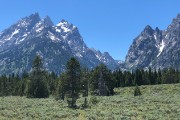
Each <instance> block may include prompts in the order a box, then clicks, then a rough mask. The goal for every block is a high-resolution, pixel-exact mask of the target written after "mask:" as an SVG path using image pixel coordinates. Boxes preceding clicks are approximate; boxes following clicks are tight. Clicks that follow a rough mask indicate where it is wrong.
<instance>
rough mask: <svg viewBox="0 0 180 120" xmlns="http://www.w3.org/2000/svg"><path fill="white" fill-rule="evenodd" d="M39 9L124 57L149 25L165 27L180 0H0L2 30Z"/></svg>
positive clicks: (91, 42)
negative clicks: (67, 22) (67, 23)
mask: <svg viewBox="0 0 180 120" xmlns="http://www.w3.org/2000/svg"><path fill="white" fill-rule="evenodd" d="M35 12H38V13H39V14H40V16H41V18H43V17H45V16H46V15H48V16H49V17H50V18H51V19H52V21H53V22H54V24H57V23H58V22H59V21H61V19H65V20H67V21H69V22H70V23H73V24H74V25H75V26H77V27H78V28H79V31H80V33H81V35H82V37H83V38H84V41H85V43H86V44H87V46H88V47H93V48H95V49H98V50H100V51H102V52H105V51H107V52H109V53H110V55H111V56H112V57H113V58H114V59H120V60H124V59H125V56H126V54H127V52H128V49H129V46H130V45H131V43H132V42H133V39H134V38H135V37H136V36H138V35H139V34H140V32H141V31H142V30H143V29H144V27H145V26H146V25H150V26H152V28H155V27H159V28H160V29H162V30H164V29H166V28H167V26H168V25H169V24H170V23H171V21H172V19H173V18H175V17H176V16H177V14H178V13H180V1H179V0H6V1H5V0H4V1H3V0H0V31H2V30H4V29H5V28H8V27H9V26H10V25H12V24H13V23H15V22H17V21H18V20H19V19H21V18H23V17H25V16H29V15H30V14H32V13H35Z"/></svg>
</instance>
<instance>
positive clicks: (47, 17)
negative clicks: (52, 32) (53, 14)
mask: <svg viewBox="0 0 180 120" xmlns="http://www.w3.org/2000/svg"><path fill="white" fill-rule="evenodd" d="M42 22H43V23H44V24H45V25H47V26H53V25H54V23H53V22H52V21H51V18H50V17H49V16H46V17H45V18H43V19H42Z"/></svg>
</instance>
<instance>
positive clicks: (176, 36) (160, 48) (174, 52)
mask: <svg viewBox="0 0 180 120" xmlns="http://www.w3.org/2000/svg"><path fill="white" fill-rule="evenodd" d="M179 63H180V17H179V15H178V16H177V18H175V19H173V21H172V23H171V24H170V25H169V26H168V28H167V29H166V30H159V28H155V30H153V29H152V28H151V27H150V26H149V25H148V26H146V27H145V29H144V30H143V31H142V33H141V34H140V35H139V36H138V37H137V38H135V39H134V42H133V44H132V45H131V46H130V49H129V51H128V54H127V56H126V60H125V63H124V66H125V68H126V69H137V68H147V67H152V68H154V69H159V68H161V69H163V68H169V67H172V68H175V69H180V64H179Z"/></svg>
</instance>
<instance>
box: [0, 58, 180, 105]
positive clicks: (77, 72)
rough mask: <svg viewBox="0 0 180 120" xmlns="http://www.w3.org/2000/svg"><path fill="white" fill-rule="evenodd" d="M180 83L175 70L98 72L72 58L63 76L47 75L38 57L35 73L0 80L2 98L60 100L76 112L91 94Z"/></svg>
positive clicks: (9, 76)
mask: <svg viewBox="0 0 180 120" xmlns="http://www.w3.org/2000/svg"><path fill="white" fill-rule="evenodd" d="M179 82H180V72H179V71H178V70H175V69H172V68H170V69H163V70H160V69H159V70H157V71H156V70H152V69H151V68H149V69H148V70H143V69H137V70H135V71H131V72H130V71H121V70H120V69H119V70H115V71H111V70H109V69H108V68H107V67H106V66H105V65H104V64H100V65H99V66H97V67H96V68H95V69H92V70H88V69H87V68H81V66H80V63H79V62H78V60H77V59H75V58H71V59H70V60H69V61H68V62H67V64H66V70H65V72H63V73H62V74H61V75H56V74H55V73H54V72H51V73H49V72H47V71H46V70H45V69H44V67H43V61H42V60H41V57H40V56H36V57H35V59H34V61H33V64H32V70H31V72H29V73H27V72H26V71H24V72H23V73H22V75H21V76H20V75H19V74H12V75H2V76H0V96H10V95H13V96H26V97H28V98H47V97H49V96H50V95H52V96H54V97H55V98H56V99H57V100H60V99H61V100H65V99H66V100H67V103H68V106H69V107H71V108H76V107H77V106H76V100H77V99H78V98H79V97H80V96H82V97H84V107H86V106H87V98H86V97H88V95H89V94H91V95H97V96H111V95H114V88H117V87H127V86H139V85H155V84H172V83H179Z"/></svg>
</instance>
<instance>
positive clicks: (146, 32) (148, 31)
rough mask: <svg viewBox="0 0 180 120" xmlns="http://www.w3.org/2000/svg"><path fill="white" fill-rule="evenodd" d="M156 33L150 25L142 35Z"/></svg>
mask: <svg viewBox="0 0 180 120" xmlns="http://www.w3.org/2000/svg"><path fill="white" fill-rule="evenodd" d="M153 32H154V30H153V29H152V27H151V26H150V25H147V26H146V27H145V28H144V30H143V32H142V35H152V34H153Z"/></svg>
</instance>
